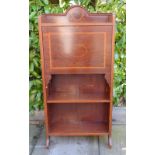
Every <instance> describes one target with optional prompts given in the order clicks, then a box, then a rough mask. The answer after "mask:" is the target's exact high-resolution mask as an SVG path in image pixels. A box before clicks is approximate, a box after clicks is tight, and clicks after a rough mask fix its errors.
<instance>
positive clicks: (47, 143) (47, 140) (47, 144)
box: [46, 136, 50, 149]
mask: <svg viewBox="0 0 155 155" xmlns="http://www.w3.org/2000/svg"><path fill="white" fill-rule="evenodd" d="M49 143H50V137H49V136H48V137H47V138H46V148H47V149H48V148H49Z"/></svg>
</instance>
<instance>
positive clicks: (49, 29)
mask: <svg viewBox="0 0 155 155" xmlns="http://www.w3.org/2000/svg"><path fill="white" fill-rule="evenodd" d="M39 36H40V51H41V64H42V79H43V93H44V112H45V126H46V145H47V147H48V145H49V136H89V135H91V136H96V135H98V136H100V135H108V144H109V147H111V146H112V144H111V131H112V90H113V61H114V58H113V55H114V15H113V14H112V13H100V14H99V13H88V12H87V11H86V10H85V9H84V8H82V7H81V6H73V7H70V8H69V9H68V11H67V12H66V13H65V14H44V15H41V16H40V17H39Z"/></svg>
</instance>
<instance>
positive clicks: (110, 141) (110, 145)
mask: <svg viewBox="0 0 155 155" xmlns="http://www.w3.org/2000/svg"><path fill="white" fill-rule="evenodd" d="M108 146H109V148H110V149H111V148H112V138H111V135H108Z"/></svg>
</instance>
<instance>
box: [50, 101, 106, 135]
mask: <svg viewBox="0 0 155 155" xmlns="http://www.w3.org/2000/svg"><path fill="white" fill-rule="evenodd" d="M108 115H109V104H108V103H105V104H103V103H96V104H89V103H81V104H69V103H60V104H56V103H53V104H48V118H49V120H48V129H49V134H50V135H64V136H65V135H66V136H67V135H68V136H73V135H77V136H78V135H103V134H107V133H108V132H109V130H108V129H109V125H108Z"/></svg>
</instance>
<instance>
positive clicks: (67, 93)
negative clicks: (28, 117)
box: [47, 75, 110, 103]
mask: <svg viewBox="0 0 155 155" xmlns="http://www.w3.org/2000/svg"><path fill="white" fill-rule="evenodd" d="M50 87H51V88H50V92H49V96H48V98H47V103H103V102H110V98H109V89H108V85H107V83H106V80H105V79H104V75H54V76H53V77H52V81H51V85H50Z"/></svg>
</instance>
